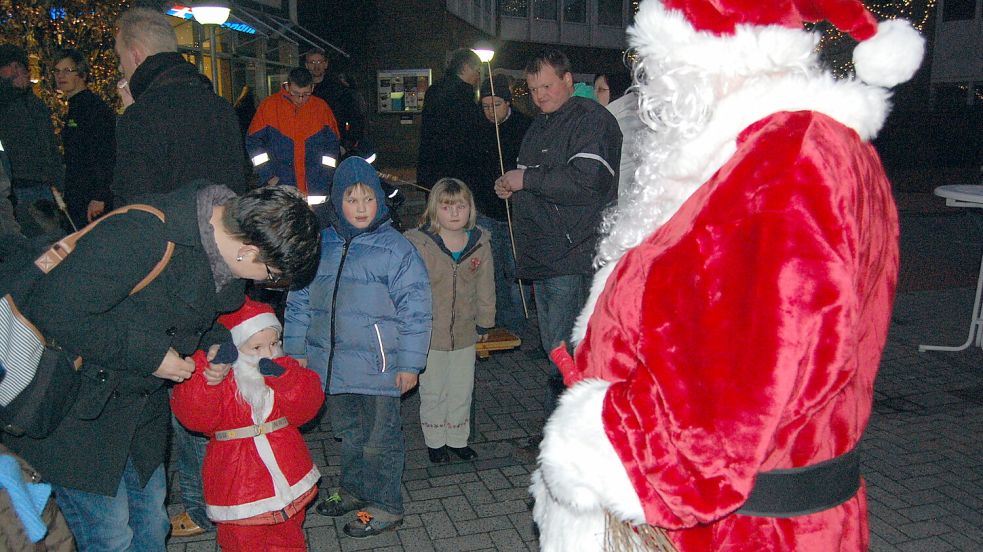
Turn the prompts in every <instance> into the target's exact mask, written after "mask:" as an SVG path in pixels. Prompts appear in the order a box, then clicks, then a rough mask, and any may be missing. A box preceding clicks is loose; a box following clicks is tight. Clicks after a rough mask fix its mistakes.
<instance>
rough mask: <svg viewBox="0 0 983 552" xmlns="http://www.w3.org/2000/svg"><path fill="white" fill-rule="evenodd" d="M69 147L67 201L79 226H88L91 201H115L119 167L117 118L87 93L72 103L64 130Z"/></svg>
mask: <svg viewBox="0 0 983 552" xmlns="http://www.w3.org/2000/svg"><path fill="white" fill-rule="evenodd" d="M61 141H62V144H63V145H64V146H65V200H66V201H67V202H68V206H69V210H70V214H71V215H72V220H73V221H74V222H75V224H76V225H77V226H78V227H79V228H81V227H82V226H84V225H85V224H86V222H87V221H86V218H85V214H86V211H87V209H88V206H89V202H90V201H93V200H95V201H104V202H106V205H107V207H108V206H109V203H110V201H111V200H112V194H111V193H110V191H109V185H110V183H111V182H112V181H113V168H114V166H115V164H116V114H115V113H113V110H112V109H110V107H109V106H108V105H106V102H104V101H102V99H101V98H100V97H99V96H97V95H95V93H93V92H92V91H91V90H89V89H85V90H82V91H81V92H79V93H78V94H75V95H74V96H72V97H71V98H69V99H68V114H67V115H65V126H64V128H62V130H61Z"/></svg>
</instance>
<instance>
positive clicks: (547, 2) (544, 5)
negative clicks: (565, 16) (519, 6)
mask: <svg viewBox="0 0 983 552" xmlns="http://www.w3.org/2000/svg"><path fill="white" fill-rule="evenodd" d="M532 16H533V17H535V18H536V19H548V20H550V21H556V0H533V5H532Z"/></svg>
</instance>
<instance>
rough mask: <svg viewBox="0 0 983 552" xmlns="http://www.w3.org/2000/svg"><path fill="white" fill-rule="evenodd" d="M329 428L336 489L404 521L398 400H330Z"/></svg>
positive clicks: (403, 453) (333, 397) (344, 397)
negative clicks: (336, 450)
mask: <svg viewBox="0 0 983 552" xmlns="http://www.w3.org/2000/svg"><path fill="white" fill-rule="evenodd" d="M329 401H330V408H331V428H332V430H333V431H334V434H335V436H336V437H340V438H341V488H342V489H344V490H345V491H346V492H347V493H349V494H351V495H354V496H356V497H358V498H360V499H362V500H365V501H367V502H368V503H369V504H370V505H371V506H375V507H376V508H379V509H381V510H384V511H386V512H388V513H390V514H393V515H397V516H401V515H403V495H402V493H401V491H400V482H401V481H402V479H403V463H404V461H405V459H406V444H405V443H404V442H403V426H402V418H401V417H400V415H399V406H400V403H399V397H383V396H377V395H355V394H351V393H345V394H342V395H331V396H330V398H329Z"/></svg>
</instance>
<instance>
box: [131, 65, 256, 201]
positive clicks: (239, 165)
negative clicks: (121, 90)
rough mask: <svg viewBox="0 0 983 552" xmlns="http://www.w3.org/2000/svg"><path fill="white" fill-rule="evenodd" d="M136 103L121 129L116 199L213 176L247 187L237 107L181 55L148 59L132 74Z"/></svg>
mask: <svg viewBox="0 0 983 552" xmlns="http://www.w3.org/2000/svg"><path fill="white" fill-rule="evenodd" d="M130 92H131V93H132V94H133V99H134V100H135V102H136V103H134V104H133V105H131V106H130V107H128V108H127V109H126V111H125V112H124V113H123V115H122V116H121V117H120V119H119V126H118V127H117V129H116V143H117V153H116V172H115V176H114V178H113V187H112V191H113V195H114V197H115V200H116V205H117V206H119V205H125V204H128V203H134V202H135V201H136V200H137V199H139V197H140V196H142V195H145V194H153V193H157V194H160V193H167V192H170V191H173V190H175V189H177V188H179V187H181V186H183V185H185V184H187V183H188V182H191V181H192V180H196V179H199V178H207V179H208V180H211V181H212V182H214V183H216V184H220V185H222V186H226V187H228V188H229V189H231V190H232V191H234V192H236V193H239V194H241V193H242V192H244V191H245V190H246V178H245V174H246V173H245V165H244V156H243V151H244V149H243V145H242V133H241V132H240V130H239V120H238V118H237V117H236V113H235V110H234V109H232V105H231V104H230V103H229V102H228V101H226V100H225V99H224V98H221V97H219V96H217V95H216V94H215V93H214V92H213V91H212V85H211V83H210V82H209V81H208V79H206V78H205V77H203V76H201V75H200V74H199V73H198V70H197V69H196V68H195V66H194V65H192V64H190V63H188V62H187V61H185V60H184V58H183V57H182V56H181V54H178V53H175V52H165V53H161V54H155V55H153V56H150V57H148V58H147V59H146V60H144V62H143V63H141V64H140V66H139V67H137V70H136V72H134V73H133V78H131V79H130Z"/></svg>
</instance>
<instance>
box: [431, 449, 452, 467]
mask: <svg viewBox="0 0 983 552" xmlns="http://www.w3.org/2000/svg"><path fill="white" fill-rule="evenodd" d="M427 455H428V456H430V461H431V462H433V463H434V464H446V463H448V462H450V461H451V457H450V456H447V447H440V448H430V447H427Z"/></svg>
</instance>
